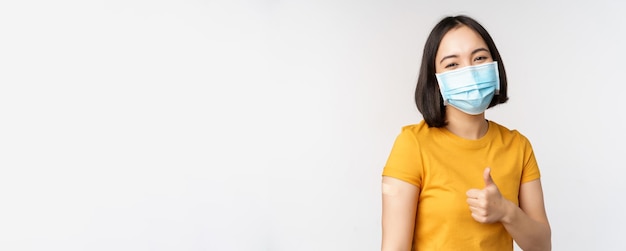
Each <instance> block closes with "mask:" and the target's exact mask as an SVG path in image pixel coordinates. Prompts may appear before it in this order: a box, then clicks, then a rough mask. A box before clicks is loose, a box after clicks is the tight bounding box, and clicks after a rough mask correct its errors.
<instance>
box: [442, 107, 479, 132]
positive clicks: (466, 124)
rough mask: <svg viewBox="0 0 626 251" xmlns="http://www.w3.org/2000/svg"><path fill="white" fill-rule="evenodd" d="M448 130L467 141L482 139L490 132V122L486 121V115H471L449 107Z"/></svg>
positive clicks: (447, 108) (447, 115)
mask: <svg viewBox="0 0 626 251" xmlns="http://www.w3.org/2000/svg"><path fill="white" fill-rule="evenodd" d="M446 120H447V121H448V125H447V126H446V129H448V131H450V132H452V133H453V134H455V135H457V136H459V137H461V138H465V139H480V138H482V137H483V136H485V134H487V131H488V130H489V122H487V120H485V113H481V114H477V115H469V114H466V113H464V112H462V111H459V110H458V109H456V108H454V107H452V106H447V107H446Z"/></svg>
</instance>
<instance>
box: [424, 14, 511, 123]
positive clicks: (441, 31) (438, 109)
mask: <svg viewBox="0 0 626 251" xmlns="http://www.w3.org/2000/svg"><path fill="white" fill-rule="evenodd" d="M463 25H465V26H467V27H469V28H470V29H472V30H474V31H476V32H477V33H478V34H479V35H480V36H481V37H482V39H483V40H484V41H485V43H486V44H487V47H488V49H489V51H490V52H491V57H492V59H493V61H497V62H498V74H499V76H500V90H499V92H498V93H497V94H495V96H494V97H493V99H492V100H491V103H489V106H488V107H487V108H491V107H493V106H496V105H497V104H502V103H505V102H506V101H507V100H508V99H509V98H508V96H507V81H506V72H505V70H504V62H502V58H501V57H500V53H499V52H498V49H497V48H496V44H495V43H494V42H493V39H492V38H491V36H490V35H489V33H488V32H487V30H485V28H484V27H483V26H482V25H480V23H478V22H477V21H476V20H474V19H472V18H470V17H468V16H464V15H460V16H449V17H445V18H443V19H442V20H441V21H440V22H439V23H438V24H437V25H435V27H434V28H433V30H432V31H431V32H430V35H429V36H428V39H426V44H425V45H424V52H423V54H422V65H421V67H420V71H419V77H418V78H417V86H416V88H415V104H416V105H417V109H418V110H419V112H420V113H421V114H422V117H423V118H424V120H425V121H426V124H428V126H429V127H444V126H446V125H447V121H446V109H445V106H444V102H443V98H442V97H441V92H440V91H439V85H438V84H437V78H436V76H435V56H436V55H437V50H439V45H440V44H441V39H442V38H443V36H444V35H445V34H446V33H447V32H448V31H450V30H452V29H454V28H457V27H460V26H463Z"/></svg>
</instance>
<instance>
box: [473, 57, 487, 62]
mask: <svg viewBox="0 0 626 251" xmlns="http://www.w3.org/2000/svg"><path fill="white" fill-rule="evenodd" d="M484 60H487V57H486V56H478V57H476V58H474V62H477V61H484Z"/></svg>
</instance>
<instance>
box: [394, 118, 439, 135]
mask: <svg viewBox="0 0 626 251" xmlns="http://www.w3.org/2000/svg"><path fill="white" fill-rule="evenodd" d="M431 130H432V128H429V127H428V125H427V124H426V122H425V121H424V120H422V121H420V122H419V123H417V124H410V125H405V126H403V127H402V130H401V133H400V134H401V135H402V134H404V135H413V136H415V137H419V136H421V135H425V134H428V133H429V132H430V131H431Z"/></svg>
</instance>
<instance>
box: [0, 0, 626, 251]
mask: <svg viewBox="0 0 626 251" xmlns="http://www.w3.org/2000/svg"><path fill="white" fill-rule="evenodd" d="M625 10H626V4H624V3H619V1H617V0H616V1H593V2H592V1H588V2H587V3H573V2H571V1H560V2H558V1H552V2H546V1H536V2H532V1H531V2H528V1H525V2H523V3H513V2H506V3H505V2H502V1H491V2H490V1H472V2H468V1H439V2H438V3H423V2H421V1H356V0H351V1H347V0H340V1H220V2H215V1H199V0H198V1H190V0H184V1H173V0H167V1H166V0H163V1H147V0H146V1H140V0H125V1H121V0H117V1H78V0H76V1H69V0H63V1H8V0H6V1H2V2H0V250H10V251H13V250H46V251H48V250H63V251H70V250H219V251H228V250H272V251H274V250H276V251H279V250H280V251H282V250H284V251H292V250H379V247H380V233H381V229H380V213H381V203H380V202H381V201H380V189H379V187H380V174H381V171H382V168H383V165H384V163H385V161H386V158H387V156H388V154H389V150H390V149H391V145H392V143H393V140H394V139H395V137H396V136H397V134H398V133H399V132H400V128H401V127H402V126H403V125H406V124H411V123H417V122H419V120H420V119H421V116H420V114H419V113H418V112H417V109H416V108H415V105H414V104H413V91H414V88H415V81H416V79H417V71H418V68H419V62H420V60H421V51H422V49H423V45H424V42H425V40H426V37H427V35H428V33H429V32H430V29H431V28H432V27H433V26H434V25H435V24H436V23H437V22H438V21H439V20H440V19H441V18H443V17H444V16H446V15H456V14H467V15H470V16H472V17H474V18H475V19H477V20H478V21H479V22H481V23H482V24H483V25H484V26H485V27H486V28H487V30H488V31H489V32H490V33H491V35H492V36H493V38H494V40H495V41H496V44H497V45H498V48H499V50H500V53H501V54H502V57H503V61H504V63H505V66H506V69H507V73H508V78H509V96H510V101H509V102H508V103H507V104H505V105H501V106H498V107H496V108H494V109H490V110H488V111H487V118H488V119H491V120H494V121H496V122H499V123H501V124H503V125H505V126H507V127H509V128H511V129H518V130H520V131H521V132H522V133H523V134H525V135H526V136H527V137H528V138H529V139H530V140H531V142H532V144H533V146H534V149H535V152H536V157H537V159H538V162H539V165H540V168H541V171H542V174H543V178H542V181H543V184H544V190H545V199H546V207H547V212H548V216H549V219H550V222H551V225H552V233H553V238H552V239H553V247H554V248H553V249H554V250H625V249H626V242H623V241H622V238H623V233H624V231H623V227H624V225H625V224H626V215H625V214H624V211H625V210H626V204H625V203H624V202H623V201H622V199H623V198H624V196H623V194H622V191H624V190H625V189H626V185H625V183H624V182H623V180H624V178H623V173H624V172H623V171H622V170H621V169H622V168H624V167H625V165H624V162H623V157H624V155H625V154H626V152H625V151H624V147H623V145H622V144H623V142H625V141H626V133H624V128H626V124H625V123H626V122H625V121H626V118H625V117H626V114H625V112H624V99H623V96H624V94H622V93H621V92H622V91H623V90H624V87H623V85H624V84H626V83H625V81H624V64H623V61H624V59H625V58H626V49H625V48H624V44H625V35H626V33H625V29H624V25H625V24H626V15H624V11H625Z"/></svg>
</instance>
